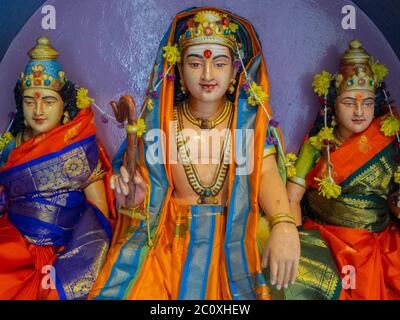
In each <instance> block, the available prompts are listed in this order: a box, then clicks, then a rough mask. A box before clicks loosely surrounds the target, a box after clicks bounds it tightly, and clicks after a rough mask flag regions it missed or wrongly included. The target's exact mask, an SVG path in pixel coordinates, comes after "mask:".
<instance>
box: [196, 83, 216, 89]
mask: <svg viewBox="0 0 400 320" xmlns="http://www.w3.org/2000/svg"><path fill="white" fill-rule="evenodd" d="M217 86H218V85H217V84H202V83H200V87H201V88H202V89H203V90H204V91H213V90H214V89H215V88H216V87H217Z"/></svg>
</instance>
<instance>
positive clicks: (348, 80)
mask: <svg viewBox="0 0 400 320" xmlns="http://www.w3.org/2000/svg"><path fill="white" fill-rule="evenodd" d="M387 73H388V70H387V68H386V67H385V66H384V65H382V64H378V63H376V62H375V61H374V60H373V59H372V58H371V57H370V55H369V54H368V53H367V52H366V51H365V50H364V48H363V47H362V44H361V42H360V41H358V40H354V41H352V42H351V43H350V45H349V48H348V50H347V51H346V52H345V54H344V55H343V56H342V58H341V63H340V71H339V73H338V74H336V75H335V76H332V75H331V74H329V73H328V72H327V71H324V72H323V73H322V74H319V75H317V76H316V77H315V79H314V82H313V87H314V90H315V92H316V93H317V94H318V95H319V96H320V97H321V98H322V99H321V100H322V102H323V108H322V109H321V110H320V112H319V114H318V116H317V119H316V121H315V123H314V126H313V128H312V129H311V131H310V132H309V134H308V137H307V138H306V140H305V142H304V144H303V146H302V148H301V151H300V155H299V158H298V160H297V163H296V175H295V176H293V177H292V178H290V182H289V183H288V185H287V188H288V194H289V199H290V200H291V209H292V213H293V214H294V215H295V216H296V219H297V221H301V219H302V218H301V216H302V213H303V214H304V215H306V216H307V217H308V218H307V219H306V220H305V222H304V229H306V230H320V232H321V234H322V236H323V238H324V239H325V240H326V242H327V243H328V245H329V247H330V249H331V251H332V254H333V256H334V258H335V261H336V265H337V268H338V272H339V273H342V275H343V283H344V286H343V288H342V291H341V295H340V298H341V299H376V300H380V299H396V300H397V299H400V229H399V213H400V209H399V205H400V202H399V201H398V200H397V199H398V194H399V190H398V183H400V179H399V172H400V166H399V165H398V164H396V162H397V163H398V162H399V146H400V144H399V141H400V140H399V129H400V121H399V119H398V117H397V114H396V110H395V108H394V106H392V105H391V101H390V95H389V93H388V92H387V91H386V87H385V83H384V81H383V80H384V77H385V76H386V75H387ZM304 195H305V196H304ZM303 196H304V199H303V201H302V202H301V200H302V198H303Z"/></svg>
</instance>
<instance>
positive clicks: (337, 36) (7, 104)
mask: <svg viewBox="0 0 400 320" xmlns="http://www.w3.org/2000/svg"><path fill="white" fill-rule="evenodd" d="M46 4H51V5H54V6H55V7H56V11H57V29H56V30H50V31H47V30H43V29H42V28H41V19H42V17H43V15H42V14H41V13H40V9H39V10H38V11H37V12H36V13H35V14H34V15H33V16H32V17H31V19H30V20H29V21H28V22H27V23H26V24H25V26H24V27H23V28H22V30H21V31H20V32H19V34H18V35H17V36H16V37H15V39H14V40H13V42H12V44H11V45H10V47H9V49H8V51H7V53H6V55H5V56H4V58H3V60H2V61H1V63H0V97H1V98H2V99H1V105H0V108H1V117H0V130H1V131H3V130H4V129H5V128H6V127H7V123H8V117H7V114H8V113H9V112H10V111H13V110H14V108H15V106H14V98H13V87H14V85H15V82H16V80H17V78H18V77H19V74H20V72H21V71H22V70H23V69H24V67H25V65H26V63H27V62H28V57H27V55H26V53H27V51H28V50H29V49H30V48H31V47H32V46H33V45H34V43H35V39H36V38H37V37H38V36H40V35H46V36H49V37H50V38H51V40H52V43H53V45H54V47H55V48H56V49H57V50H59V51H60V52H61V57H60V59H59V60H60V62H61V63H62V65H63V69H64V71H65V72H66V75H67V77H68V78H69V79H70V80H72V81H73V82H75V83H76V84H79V85H81V86H84V87H87V88H88V89H89V92H90V95H91V96H92V97H94V98H96V103H97V105H98V106H99V107H100V108H101V109H103V110H105V111H106V112H107V113H108V114H110V115H111V114H112V112H111V109H110V107H109V105H108V103H109V101H110V100H112V99H118V97H119V96H120V95H122V94H131V95H133V96H134V97H135V99H136V101H137V103H138V104H140V102H141V101H142V98H143V95H144V92H145V88H146V87H147V81H148V76H149V74H150V71H151V67H152V64H153V61H154V58H155V53H156V50H157V48H158V45H159V41H160V40H161V38H162V36H163V35H164V33H165V32H166V30H167V28H168V26H169V24H170V23H171V21H172V19H173V16H174V15H175V14H176V13H177V12H178V11H181V10H184V9H186V8H188V7H193V6H206V5H207V6H209V5H211V6H217V7H220V8H223V9H227V10H230V11H232V12H234V13H236V14H239V15H241V16H243V17H245V18H247V19H248V20H249V21H250V22H252V23H253V25H254V27H255V29H256V30H257V31H258V33H259V35H260V38H261V42H262V44H263V48H264V51H263V52H264V57H265V58H266V63H267V68H268V72H269V77H270V83H271V92H270V96H271V99H270V104H271V106H272V108H273V110H274V113H275V117H276V118H277V119H278V120H280V123H281V127H282V130H283V134H284V138H285V144H286V147H287V149H288V150H289V151H297V149H298V147H299V146H300V143H301V141H302V139H303V136H304V134H305V133H306V131H307V128H308V127H309V126H310V124H311V122H312V121H313V119H314V117H315V114H316V110H317V108H318V107H319V103H318V100H317V98H316V96H315V94H314V93H313V91H312V88H311V82H312V78H313V75H314V74H315V73H318V72H320V71H322V70H323V69H325V70H328V71H330V72H332V73H333V72H336V71H337V65H338V62H339V60H338V59H339V57H340V55H341V53H342V52H343V51H344V50H345V49H346V48H347V45H348V41H349V40H351V39H354V38H358V39H360V40H361V41H362V42H363V44H364V46H365V48H366V49H367V50H368V52H369V53H370V54H372V55H373V56H374V57H375V58H377V59H378V60H379V61H380V62H381V63H385V64H386V65H387V67H388V68H389V70H390V75H389V77H388V79H387V83H388V88H389V90H390V91H391V93H392V95H393V97H394V98H395V99H396V100H398V99H399V98H400V94H399V92H397V91H396V89H397V88H398V87H399V79H400V62H399V60H398V59H397V57H396V55H395V54H394V52H393V50H392V49H391V47H390V45H389V44H388V42H387V41H386V39H385V38H384V37H383V36H382V34H381V33H380V31H379V30H378V29H377V28H376V27H375V25H374V24H373V23H372V22H371V21H370V20H369V18H368V17H367V16H366V15H365V14H364V13H363V12H362V11H361V10H359V9H357V29H356V30H343V29H342V28H341V20H342V17H343V15H342V14H341V8H342V7H343V6H344V5H347V4H352V2H351V1H348V0H346V1H345V0H336V1H330V0H286V1H280V0H247V1H245V0H208V1H202V0H180V1H179V0H170V1H163V0H113V1H106V0H80V1H62V0H49V1H47V2H46ZM353 5H354V6H355V7H356V8H357V6H356V5H355V4H353ZM0 32H1V31H0ZM95 113H96V122H97V125H98V129H99V132H100V137H101V138H102V140H103V142H104V144H105V146H106V148H107V150H108V151H109V153H110V156H111V157H112V156H113V155H114V154H115V152H116V150H117V148H118V146H119V144H120V143H121V142H122V140H123V136H124V132H123V130H122V129H119V128H118V127H117V123H116V122H115V121H113V120H110V121H109V122H108V123H107V124H104V123H102V121H101V116H100V113H99V112H98V111H97V110H95Z"/></svg>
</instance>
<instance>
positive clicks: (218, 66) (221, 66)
mask: <svg viewBox="0 0 400 320" xmlns="http://www.w3.org/2000/svg"><path fill="white" fill-rule="evenodd" d="M215 65H216V66H217V68H223V67H225V66H226V63H222V62H220V63H216V64H215Z"/></svg>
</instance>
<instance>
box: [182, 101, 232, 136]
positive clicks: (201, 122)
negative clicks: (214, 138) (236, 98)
mask: <svg viewBox="0 0 400 320" xmlns="http://www.w3.org/2000/svg"><path fill="white" fill-rule="evenodd" d="M182 107H183V114H184V115H185V118H186V119H188V121H189V122H190V123H192V124H194V125H195V126H198V127H200V128H201V129H208V130H210V129H213V128H215V127H216V126H217V125H219V124H220V123H222V122H224V121H225V119H226V118H227V117H228V115H229V114H230V111H231V103H230V101H228V100H226V102H225V105H224V108H223V109H222V111H221V113H220V114H219V115H218V116H217V117H216V118H215V119H214V120H209V119H204V118H196V117H195V116H193V114H192V113H191V112H190V108H189V105H188V103H187V101H185V102H184V103H183V105H182Z"/></svg>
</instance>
